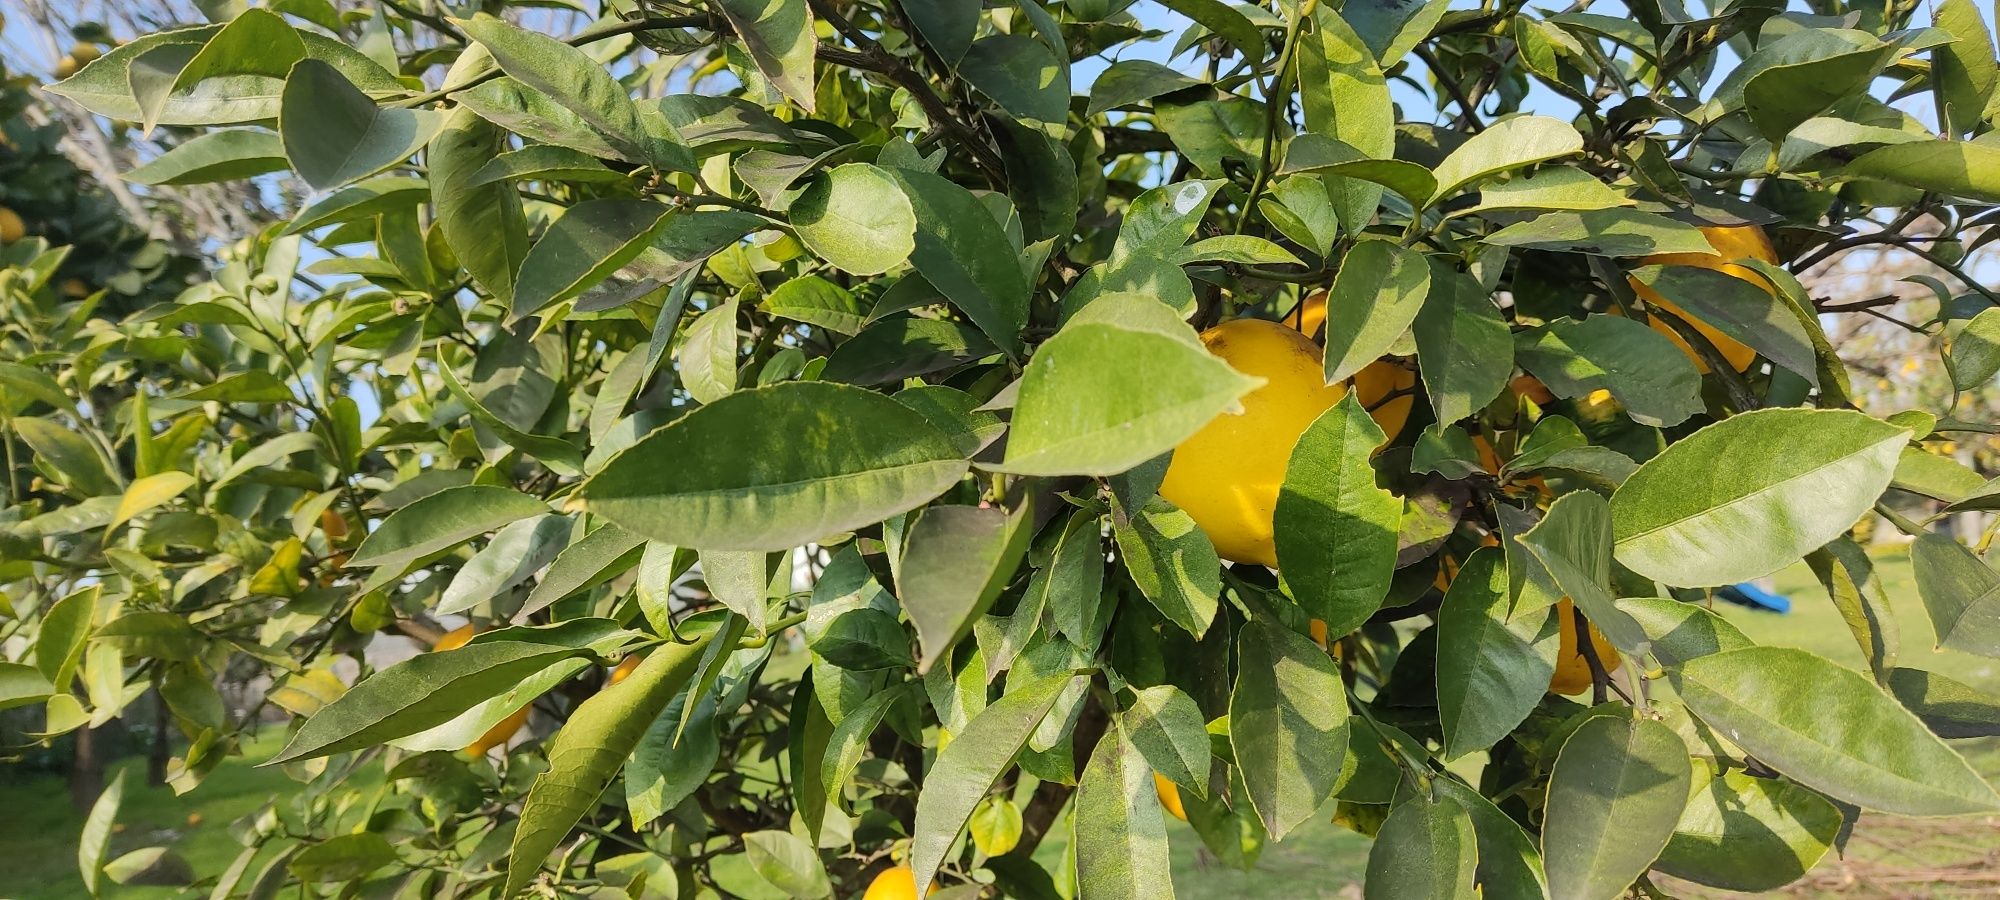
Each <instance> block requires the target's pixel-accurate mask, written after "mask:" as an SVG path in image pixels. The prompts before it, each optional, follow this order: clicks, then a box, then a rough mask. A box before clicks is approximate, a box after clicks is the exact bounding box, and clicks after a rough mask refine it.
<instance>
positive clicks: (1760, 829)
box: [1653, 769, 1842, 891]
mask: <svg viewBox="0 0 2000 900" xmlns="http://www.w3.org/2000/svg"><path fill="white" fill-rule="evenodd" d="M1841 826H1842V816H1841V813H1840V809H1839V808H1838V807H1836V806H1834V805H1833V804H1832V803H1829V802H1827V800H1826V798H1824V797H1821V796H1820V795H1818V794H1815V793H1813V792H1811V791H1809V790H1806V789H1805V788H1802V787H1799V786H1798V785H1796V784H1791V783H1788V782H1784V781H1778V780H1776V779H1771V778H1753V777H1751V776H1750V775H1749V774H1748V773H1745V772H1739V771H1736V770H1733V769H1732V770H1730V771H1727V772H1724V773H1723V774H1722V776H1721V777H1719V778H1712V779H1710V780H1709V782H1708V785H1707V786H1706V787H1705V788H1703V789H1700V790H1697V791H1695V793H1694V796H1693V797H1692V798H1691V799H1690V800H1689V801H1688V807H1687V809H1686V811H1684V812H1682V813H1681V821H1680V824H1678V825H1676V826H1674V836H1673V838H1672V839H1670V840H1668V841H1667V849H1666V850H1665V851H1664V852H1662V853H1661V854H1660V858H1659V860H1658V861H1657V862H1655V863H1654V864H1653V868H1655V869H1657V870H1659V871H1661V872H1665V873H1667V874H1669V875H1672V876H1674V877H1676V878H1685V879H1687V880H1689V881H1692V882H1695V883H1697V884H1705V885H1708V886H1710V887H1719V888H1722V889H1724V890H1731V891H1771V890H1777V889H1778V888H1781V887H1784V886H1785V885H1787V884H1790V883H1792V882H1794V881H1797V880H1798V879H1800V878H1802V877H1804V876H1805V874H1806V873H1807V872H1809V871H1812V868H1813V867H1814V866H1816V865H1818V864H1819V861H1820V859H1821V858H1822V857H1824V856H1825V855H1826V851H1827V850H1828V849H1829V848H1830V847H1831V846H1832V845H1833V841H1834V839H1835V836H1836V835H1838V834H1839V833H1840V830H1841Z"/></svg>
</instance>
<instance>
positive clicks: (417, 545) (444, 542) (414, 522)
mask: <svg viewBox="0 0 2000 900" xmlns="http://www.w3.org/2000/svg"><path fill="white" fill-rule="evenodd" d="M548 511H549V506H548V504H547V503H545V502H543V501H541V500H538V499H535V498H534V497H530V496H528V495H527V494H523V493H521V492H519V491H516V490H514V489H512V488H504V487H495V486H493V485H484V484H465V485H459V486H457V487H450V488H445V489H444V490H441V491H438V492H437V493H435V494H431V495H430V496H427V497H424V498H421V499H419V500H416V501H415V502H412V503H411V504H410V505H408V506H405V507H403V508H401V509H398V510H396V511H395V512H393V513H391V514H389V517H388V518H386V519H384V520H382V524H381V525H379V526H377V527H376V529H375V530H374V531H372V532H369V534H368V537H367V538H366V539H365V540H363V541H362V542H361V546H360V547H358V548H356V549H355V551H354V555H353V556H352V557H349V558H348V560H347V564H348V565H349V566H386V567H391V568H399V567H403V566H407V565H409V564H410V563H412V562H415V561H416V560H417V559H420V558H422V557H425V556H429V555H431V554H433V553H436V552H438V551H440V550H448V549H451V548H452V547H456V546H458V545H459V544H461V543H464V542H465V541H468V540H471V539H472V538H474V537H477V536H479V535H482V534H485V533H486V532H489V531H492V530H493V529H495V528H499V527H500V526H502V525H505V524H507V523H509V522H513V521H515V520H517V519H525V518H527V517H529V516H535V515H541V514H542V513H546V512H548Z"/></svg>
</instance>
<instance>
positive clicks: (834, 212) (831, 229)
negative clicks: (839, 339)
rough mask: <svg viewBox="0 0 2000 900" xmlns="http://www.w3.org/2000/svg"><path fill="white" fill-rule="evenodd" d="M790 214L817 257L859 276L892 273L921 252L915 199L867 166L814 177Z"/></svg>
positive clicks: (842, 168)
mask: <svg viewBox="0 0 2000 900" xmlns="http://www.w3.org/2000/svg"><path fill="white" fill-rule="evenodd" d="M788 213H789V215H790V218H791V223H792V229H793V230H794V231H796V232H797V233H798V236H799V240H801V241H804V242H805V245H806V246H807V247H808V248H811V250H812V251H813V253H815V254H818V255H819V257H820V258H822V259H824V260H826V261H827V262H829V263H832V264H833V266H834V267H835V268H838V269H840V270H842V271H845V272H851V273H853V274H855V275H879V274H881V273H883V272H887V271H889V270H890V269H893V268H895V267H896V266H899V265H901V264H902V263H903V261H904V260H906V259H909V258H910V254H911V253H912V252H913V251H915V249H916V230H917V215H916V211H915V208H914V207H913V206H912V204H911V202H910V197H909V195H907V194H905V193H903V190H902V188H901V187H900V186H899V185H898V183H897V181H896V179H895V178H893V177H891V176H890V175H889V174H887V173H886V172H884V171H883V170H882V169H878V168H876V167H874V166H871V165H868V164H867V163H848V164H846V165H844V166H840V167H838V168H835V169H832V170H830V171H828V172H826V173H824V174H822V175H820V176H819V177H817V178H815V179H813V181H812V183H811V184H809V185H807V186H806V189H805V192H804V193H801V194H800V195H799V196H798V198H797V199H795V200H793V201H792V205H791V208H790V209H789V210H788ZM773 299H774V300H775V297H774V298H773ZM842 333H843V334H853V333H854V330H853V329H848V330H843V331H842Z"/></svg>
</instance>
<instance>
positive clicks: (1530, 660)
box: [1329, 548, 1563, 759]
mask: <svg viewBox="0 0 2000 900" xmlns="http://www.w3.org/2000/svg"><path fill="white" fill-rule="evenodd" d="M1511 600H1512V598H1511V596H1510V595H1509V594H1508V591H1507V566H1506V563H1505V561H1504V559H1503V554H1502V553H1501V552H1500V551H1499V550H1497V549H1492V548H1481V549H1479V550H1476V551H1474V552H1473V554H1472V555H1471V556H1469V557H1466V560H1465V565H1464V566H1463V567H1461V568H1460V569H1459V570H1458V576H1457V577H1455V578H1453V579H1452V581H1451V588H1450V589H1449V590H1447V591H1446V592H1445V597H1444V605H1443V606H1442V607H1441V608H1440V609H1439V610H1438V638H1437V639H1438V654H1437V695H1438V697H1437V699H1438V719H1439V722H1440V724H1441V725H1442V726H1443V729H1444V752H1445V757H1446V758H1447V759H1450V758H1456V757H1459V756H1463V755H1465V754H1467V753H1470V752H1472V751H1474V750H1484V749H1486V748H1488V747H1491V746H1493V745H1494V744H1495V743H1496V742H1498V741H1499V740H1500V739H1501V738H1503V737H1506V736H1507V735H1508V733H1510V732H1512V731H1513V730H1514V728H1515V727H1516V726H1518V725H1520V724H1521V722H1522V721H1523V720H1525V719H1527V717H1528V714H1529V713H1530V712H1533V711H1534V709H1535V706H1536V705H1538V704H1540V703H1541V701H1542V695H1543V694H1545V693H1546V692H1547V691H1548V687H1549V676H1551V675H1553V674H1554V673H1555V664H1554V656H1555V651H1556V645H1557V643H1558V641H1557V638H1558V637H1559V632H1558V631H1557V629H1559V628H1561V627H1563V623H1560V622H1557V621H1555V620H1554V619H1553V618H1552V617H1550V616H1547V615H1541V614H1534V613H1531V614H1528V615H1524V616H1521V617H1520V618H1518V619H1511V620H1510V619H1509V618H1508V607H1509V605H1510V603H1511ZM1329 633H1331V632H1330V631H1329Z"/></svg>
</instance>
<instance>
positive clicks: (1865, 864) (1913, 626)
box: [0, 548, 2000, 900]
mask: <svg viewBox="0 0 2000 900" xmlns="http://www.w3.org/2000/svg"><path fill="white" fill-rule="evenodd" d="M1875 558H1876V563H1877V572H1878V575H1879V577H1880V578H1881V579H1882V582H1883V586H1884V588H1885V589H1886V591H1887V592H1888V594H1889V597H1890V606H1891V608H1892V609H1893V610H1894V613H1895V618H1896V622H1897V624H1898V626H1899V627H1900V629H1901V637H1902V640H1901V658H1900V662H1901V664H1902V665H1906V666H1914V667H1917V668H1924V669H1930V670H1933V671H1936V672H1938V673H1940V674H1943V675H1947V676H1949V677H1952V678H1956V679H1958V680H1960V681H1964V682H1965V683H1967V684H1969V685H1972V686H1974V687H1977V688H1980V689H1983V690H1986V691H1989V692H1995V693H2000V661H1995V660H1989V659H1982V658H1979V657H1974V656H1970V655H1967V654H1963V653H1949V654H1942V653H1935V652H1933V651H1932V649H1931V646H1932V640H1933V636H1932V633H1931V628H1930V621H1929V619H1928V617H1927V616H1926V615H1925V613H1924V610H1923V605H1922V603H1921V602H1920V601H1919V600H1918V599H1917V594H1916V587H1915V584H1914V582H1913V579H1912V575H1911V573H1910V566H1909V561H1908V558H1907V557H1906V555H1905V554H1904V552H1903V551H1902V549H1901V548H1889V549H1883V550H1879V551H1878V552H1876V554H1875ZM1774 580H1775V582H1776V587H1777V590H1778V592H1779V593H1782V594H1785V595H1787V596H1789V597H1790V598H1791V600H1792V611H1791V613H1789V614H1786V615H1778V614H1774V613H1766V612H1758V611H1753V610H1748V609H1743V608H1741V607H1736V606H1731V605H1728V604H1720V605H1718V611H1720V612H1722V613H1723V614H1724V615H1725V616H1727V617H1728V618H1729V619H1730V621H1732V622H1734V623H1735V624H1736V625H1737V626H1738V627H1739V628H1741V629H1743V631H1744V633H1745V634H1747V635H1749V636H1750V637H1751V638H1752V639H1753V640H1755V641H1757V642H1758V643H1760V644H1770V645H1774V646H1790V647H1799V648H1802V649H1806V650H1810V651H1812V652H1814V653H1818V654H1820V655H1822V656H1826V657H1828V658H1830V659H1832V660H1834V661H1836V662H1839V663H1840V664H1842V665H1846V666H1849V667H1852V668H1855V669H1865V663H1864V661H1863V657H1862V655H1861V651H1860V650H1859V648H1858V647H1857V646H1856V645H1855V643H1854V639H1853V637H1852V636H1851V635H1850V634H1849V633H1848V631H1847V628H1846V626H1845V625H1844V624H1843V623H1842V622H1841V619H1840V616H1839V615H1838V614H1837V613H1836V612H1835V611H1834V609H1833V605H1832V603H1831V602H1830V601H1828V600H1827V598H1826V594H1825V592H1824V591H1823V590H1822V589H1821V588H1820V586H1819V583H1818V582H1817V581H1815V580H1814V578H1813V576H1812V573H1811V571H1809V570H1808V569H1807V568H1806V567H1805V566H1804V565H1796V566H1792V567H1790V568H1788V569H1785V570H1784V571H1782V572H1779V573H1778V574H1777V576H1776V577H1775V579H1774ZM278 735H279V730H278V729H269V730H267V731H266V733H265V735H264V736H263V737H262V738H261V739H259V740H257V741H254V742H252V743H251V744H250V746H249V747H248V748H247V749H248V753H247V754H246V756H245V757H244V758H243V759H240V760H235V761H231V762H229V763H227V764H225V765H223V766H222V767H220V768H219V769H217V771H216V772H215V773H214V774H213V775H211V776H210V777H209V778H208V780H207V781H206V782H204V783H203V784H202V785H201V787H200V788H199V789H197V790H196V791H195V792H194V793H193V794H192V795H191V796H189V797H185V798H181V797H175V796H174V794H173V792H172V790H170V789H168V788H165V787H157V788H155V787H147V786H146V785H145V784H144V782H145V777H144V776H145V763H144V761H143V760H138V759H133V760H128V761H126V762H124V763H122V764H120V768H125V769H128V770H130V774H128V775H127V781H126V789H125V804H124V808H123V811H122V812H121V813H120V815H119V823H120V824H121V825H123V826H124V829H123V831H121V832H120V833H119V834H117V835H116V836H115V837H114V838H113V846H112V852H113V854H114V855H115V854H117V853H122V852H124V851H126V850H132V849H137V848H139V847H144V846H151V845H155V844H162V843H164V844H167V845H169V846H171V847H173V848H174V850H175V851H176V852H178V853H180V854H181V855H182V856H183V857H185V858H186V859H187V860H188V861H189V862H190V863H191V864H193V866H194V868H195V870H196V871H198V872H204V873H216V872H220V871H222V870H223V869H224V868H226V867H227V866H228V865H229V863H230V861H231V860H232V859H234V858H235V856H236V854H237V852H238V851H239V845H238V844H237V843H236V841H235V839H234V838H232V837H231V836H230V835H229V831H228V828H229V824H230V823H231V822H232V821H234V820H236V819H238V818H240V817H242V816H244V815H247V814H249V813H251V812H253V811H255V810H256V809H257V808H258V807H259V806H261V805H263V804H264V803H265V802H266V801H267V800H269V799H270V798H271V797H272V796H274V795H281V794H286V793H290V792H292V791H294V790H296V789H297V785H296V783H295V782H293V781H291V780H290V779H289V778H287V777H286V776H285V774H284V773H283V772H281V771H279V770H277V769H259V768H255V767H254V766H253V762H254V761H259V760H262V759H264V758H265V757H268V756H269V755H270V754H271V753H272V752H273V751H275V750H276V747H277V742H278V740H277V739H278ZM1960 746H1961V749H1964V750H1966V751H1967V755H1968V756H1970V757H1971V758H1972V760H1973V763H1974V765H1975V766H1976V767H1978V768H1979V769H1980V771H1981V772H1983V773H1984V774H1986V775H1987V776H1988V777H1989V778H1994V779H1996V780H2000V742H1995V741H1991V740H1987V741H1975V742H1966V743H1962V744H1961V745H1960ZM114 772H115V770H114ZM0 809H4V810H5V811H6V814H5V815H0V846H5V847H7V848H8V852H7V853H6V854H4V855H0V896H5V897H10V898H15V900H73V898H77V900H80V898H85V897H87V894H85V892H84V890H83V885H82V882H81V881H80V880H79V879H78V876H77V868H76V844H77V835H78V833H79V831H80V830H81V829H82V827H83V817H82V815H80V814H78V813H76V812H74V811H72V810H71V808H70V805H69V795H68V791H67V788H66V787H65V786H64V784H63V782H62V781H61V780H60V779H56V778H47V779H42V780H40V781H36V782H32V783H28V784H25V785H6V786H0ZM191 814H194V815H198V817H199V818H195V819H190V815H191ZM1171 826H1172V827H1170V828H1169V829H1168V834H1169V837H1170V840H1171V842H1172V847H1173V880H1174V885H1175V889H1176V893H1177V894H1178V895H1179V896H1182V897H1189V898H1214V900H1261V898H1280V897H1282V898H1288V900H1289V898H1302V897H1303V898H1332V897H1358V896H1359V895H1360V890H1359V885H1360V880H1361V876H1362V873H1363V871H1364V870H1365V868H1366V865H1367V858H1368V847H1369V840H1368V839H1367V838H1365V837H1362V836H1360V835H1358V834H1355V833H1353V832H1351V831H1348V830H1347V829H1344V828H1341V827H1339V826H1336V825H1333V824H1331V823H1329V822H1327V821H1325V820H1324V817H1321V818H1320V819H1318V820H1315V821H1313V822H1310V823H1308V824H1306V825H1305V826H1302V827H1301V828H1300V829H1299V830H1298V831H1296V832H1295V833H1293V834H1292V835H1291V836H1290V837H1288V838H1287V839H1286V840H1285V841H1284V842H1282V843H1276V844H1270V845H1267V846H1266V847H1265V848H1264V853H1263V856H1262V858H1261V860H1260V861H1259V863H1258V866H1257V868H1256V869H1255V870H1253V871H1251V872H1247V873H1245V872H1239V871H1236V870H1233V869H1230V868H1228V867H1226V866H1223V865H1221V864H1220V863H1218V862H1216V861H1215V859H1214V858H1213V857H1211V856H1210V855H1209V854H1208V853H1207V852H1206V851H1205V850H1204V849H1202V846H1201V840H1200V839H1199V838H1198V837H1196V836H1195V834H1194V832H1193V830H1192V829H1190V828H1188V827H1187V826H1186V825H1183V824H1181V823H1179V822H1173V823H1171ZM1049 845H1050V846H1049V847H1048V848H1046V850H1045V852H1053V853H1054V854H1056V855H1057V857H1058V858H1059V854H1060V846H1059V845H1060V840H1059V839H1052V840H1051V841H1050V842H1049ZM1996 847H2000V821H1996V820H1987V821H1981V820H1977V819H1972V820H1965V819H1960V820H1950V821H1946V822H1935V821H1923V820H1899V819H1894V818H1892V817H1886V816H1870V817H1867V818H1864V819H1863V821H1862V824H1861V826H1860V827H1858V828H1857V829H1856V837H1855V839H1854V841H1853V842H1852V843H1851V844H1850V846H1849V851H1850V852H1849V858H1848V860H1846V861H1841V860H1835V859H1831V858H1829V860H1828V861H1827V862H1826V863H1824V864H1822V866H1821V868H1820V869H1819V870H1818V871H1816V872H1815V873H1814V874H1813V875H1812V876H1809V878H1808V880H1807V882H1805V883H1804V885H1803V886H1802V887H1801V888H1800V892H1801V893H1808V894H1815V893H1828V892H1841V893H1858V894H1860V895H1862V896H1888V895H1889V894H1890V893H1891V892H1890V891H1888V890H1886V889H1882V888H1881V885H1879V884H1878V885H1874V886H1871V883H1870V882H1871V879H1875V880H1880V881H1881V882H1882V883H1884V884H1886V883H1887V881H1888V880H1890V879H1910V878H1917V879H1918V880H1917V882H1916V883H1914V884H1912V883H1907V882H1901V881H1899V882H1897V883H1898V884H1900V885H1901V889H1902V890H1903V891H1904V895H1911V892H1914V894H1922V895H1959V894H1964V895H1970V894H1972V893H1980V892H1983V891H1985V890H1986V889H1985V888H1984V886H1983V885H1982V886H1980V887H1977V888H1973V889H1972V890H1970V891H1954V888H1953V887H1952V883H1953V881H1954V880H1960V879H1964V878H1965V877H1966V875H1967V873H1968V872H1970V873H1972V874H1974V875H1978V874H1980V873H1993V872H1996V871H2000V857H1996V854H2000V850H1996V849H1995V848H1996ZM260 864H261V863H260ZM1926 872H1930V873H1935V874H1936V875H1937V877H1938V880H1937V881H1936V882H1935V883H1931V884H1926V883H1924V882H1923V881H1922V880H1921V878H1922V876H1923V875H1924V874H1925V873H1926ZM1677 887H1678V886H1677ZM1687 893H1688V894H1692V895H1697V896H1698V895H1701V892H1700V891H1698V890H1690V891H1688V892H1687ZM174 894H175V892H174V891H172V890H170V889H165V888H132V889H127V888H118V887H116V886H111V887H110V889H109V890H108V891H107V896H109V897H111V898H114V900H158V898H166V897H171V896H174ZM1983 895H1990V893H1986V894H1983ZM1718 896H1720V895H1718ZM1739 896H1740V895H1739Z"/></svg>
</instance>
